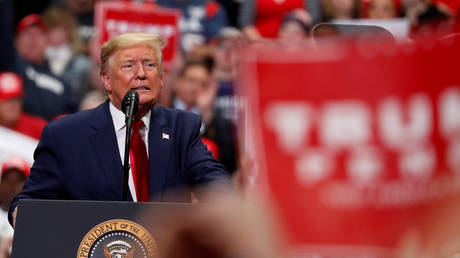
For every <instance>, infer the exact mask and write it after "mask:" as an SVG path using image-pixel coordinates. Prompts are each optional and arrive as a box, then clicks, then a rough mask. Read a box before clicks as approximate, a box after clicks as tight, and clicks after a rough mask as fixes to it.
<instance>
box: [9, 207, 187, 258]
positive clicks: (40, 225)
mask: <svg viewBox="0 0 460 258" xmlns="http://www.w3.org/2000/svg"><path fill="white" fill-rule="evenodd" d="M195 207H196V205H191V204H179V203H135V202H103V201H63V200H21V201H20V202H19V208H18V215H17V220H16V229H15V234H14V240H13V249H12V258H29V257H34V258H37V257H39V258H41V257H43V258H45V257H47V258H48V257H66V258H72V257H77V258H84V257H94V258H99V257H100V258H105V257H132V258H138V257H143V258H150V257H158V250H159V249H160V248H161V246H162V239H161V234H160V232H159V229H160V228H161V221H162V219H161V218H164V216H167V214H171V213H175V214H177V213H178V212H184V210H190V209H195ZM163 230H164V228H163Z"/></svg>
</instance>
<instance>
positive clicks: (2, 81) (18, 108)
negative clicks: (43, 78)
mask: <svg viewBox="0 0 460 258" xmlns="http://www.w3.org/2000/svg"><path fill="white" fill-rule="evenodd" d="M22 96H23V83H22V79H21V77H20V76H19V75H17V74H15V73H12V72H1V73H0V126H3V127H7V128H9V129H11V130H14V131H17V132H19V133H22V134H25V135H27V136H30V137H32V138H35V139H37V140H40V135H41V132H42V129H43V127H45V125H46V123H47V122H46V121H45V120H43V119H41V118H39V117H36V116H32V115H29V114H26V113H24V112H23V111H22Z"/></svg>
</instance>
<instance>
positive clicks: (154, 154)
mask: <svg viewBox="0 0 460 258" xmlns="http://www.w3.org/2000/svg"><path fill="white" fill-rule="evenodd" d="M161 111H162V109H161V108H154V109H153V110H152V114H151V116H150V129H149V138H148V141H149V175H150V179H149V180H150V183H149V184H150V189H149V190H150V201H161V199H162V197H163V194H164V187H165V182H166V177H167V171H168V165H169V163H170V152H171V148H172V144H173V142H174V135H173V133H172V130H171V129H170V128H168V126H167V123H166V119H165V117H164V116H163V114H162V112H161Z"/></svg>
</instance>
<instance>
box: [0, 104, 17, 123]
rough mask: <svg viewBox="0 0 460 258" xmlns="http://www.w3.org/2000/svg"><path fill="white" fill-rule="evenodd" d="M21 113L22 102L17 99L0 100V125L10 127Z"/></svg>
mask: <svg viewBox="0 0 460 258" xmlns="http://www.w3.org/2000/svg"><path fill="white" fill-rule="evenodd" d="M21 113H22V101H21V99H19V98H12V99H6V100H0V125H2V126H6V127H12V126H14V125H15V124H16V122H17V121H18V120H19V117H20V116H21Z"/></svg>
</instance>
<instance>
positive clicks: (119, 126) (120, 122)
mask: <svg viewBox="0 0 460 258" xmlns="http://www.w3.org/2000/svg"><path fill="white" fill-rule="evenodd" d="M109 106H110V115H112V120H113V126H114V128H115V134H116V135H117V143H118V150H119V151H120V158H121V163H123V159H124V156H125V136H126V124H125V114H124V113H123V112H122V111H121V110H119V109H117V108H116V107H115V106H114V105H113V104H112V102H110V104H109ZM150 113H151V111H149V112H148V113H147V114H146V115H145V116H143V117H142V118H141V120H142V122H144V125H145V126H143V127H142V128H141V129H140V134H141V137H142V140H144V143H145V147H146V148H147V150H146V151H147V156H148V155H149V141H148V131H149V126H150ZM128 185H129V191H130V193H131V196H132V197H133V201H135V202H137V195H136V188H135V187H134V180H133V174H132V171H131V169H130V170H129V180H128Z"/></svg>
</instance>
